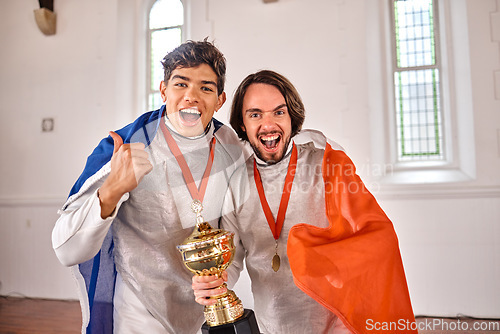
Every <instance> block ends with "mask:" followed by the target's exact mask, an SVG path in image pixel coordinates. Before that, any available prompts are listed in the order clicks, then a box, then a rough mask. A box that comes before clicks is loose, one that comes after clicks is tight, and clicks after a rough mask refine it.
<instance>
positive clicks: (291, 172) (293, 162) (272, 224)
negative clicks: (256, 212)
mask: <svg viewBox="0 0 500 334" xmlns="http://www.w3.org/2000/svg"><path fill="white" fill-rule="evenodd" d="M292 145H293V147H292V155H291V156H290V162H289V163H288V170H287V172H286V177H285V185H284V187H283V193H282V194H281V201H280V207H279V209H278V216H277V217H276V221H275V220H274V217H273V213H272V211H271V209H270V208H269V204H268V203H267V199H266V194H265V193H264V186H263V185H262V179H261V178H260V173H259V170H258V169H257V163H256V162H255V159H254V161H253V177H254V180H255V185H256V187H257V192H258V193H259V199H260V204H261V205H262V209H263V210H264V215H265V216H266V220H267V223H268V224H269V228H270V229H271V232H272V233H273V237H274V240H276V249H275V254H274V256H273V259H272V262H271V267H272V268H273V270H274V271H275V272H276V271H278V270H279V268H280V262H281V260H280V256H279V255H278V239H279V237H280V234H281V229H282V228H283V223H284V222H285V214H286V209H287V207H288V201H289V199H290V191H291V190H292V184H293V178H294V177H295V169H296V167H297V147H296V146H295V144H292Z"/></svg>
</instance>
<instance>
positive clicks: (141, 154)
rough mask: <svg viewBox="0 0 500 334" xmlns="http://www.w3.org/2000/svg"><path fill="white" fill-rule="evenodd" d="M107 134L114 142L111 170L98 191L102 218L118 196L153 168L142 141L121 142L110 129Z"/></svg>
mask: <svg viewBox="0 0 500 334" xmlns="http://www.w3.org/2000/svg"><path fill="white" fill-rule="evenodd" d="M109 135H110V136H111V138H113V142H114V149H113V156H112V157H111V172H110V173H109V175H108V177H107V178H106V180H105V181H104V183H103V185H102V186H101V188H100V189H99V191H98V196H99V201H100V203H101V217H102V218H103V219H104V218H107V217H109V216H111V214H112V213H113V211H114V210H115V208H116V205H117V204H118V201H119V200H120V198H121V197H122V196H123V195H124V194H125V193H127V192H130V191H132V190H133V189H135V188H136V187H137V186H138V185H139V183H140V182H141V180H142V179H143V177H144V176H145V175H146V174H148V173H149V172H151V170H152V169H153V165H151V162H149V160H148V153H147V152H146V151H145V150H144V149H145V146H144V144H143V143H131V144H123V139H122V138H121V137H120V136H119V135H118V134H116V133H115V132H113V131H110V133H109Z"/></svg>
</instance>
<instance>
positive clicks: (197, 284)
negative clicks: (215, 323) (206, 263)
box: [191, 271, 227, 305]
mask: <svg viewBox="0 0 500 334" xmlns="http://www.w3.org/2000/svg"><path fill="white" fill-rule="evenodd" d="M226 281H227V272H225V271H223V272H222V277H217V276H215V275H210V276H197V275H195V276H193V284H192V285H191V286H192V288H193V291H194V297H195V300H196V302H197V303H198V304H200V305H214V304H215V303H216V302H217V301H216V300H215V299H212V298H209V297H211V296H217V295H222V294H224V293H226V292H227V288H226V287H221V285H222V284H223V283H224V282H226Z"/></svg>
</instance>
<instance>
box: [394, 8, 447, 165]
mask: <svg viewBox="0 0 500 334" xmlns="http://www.w3.org/2000/svg"><path fill="white" fill-rule="evenodd" d="M391 2H392V6H391V8H392V14H393V16H392V17H393V27H394V29H393V45H394V50H395V57H394V58H395V59H394V60H395V61H394V96H395V111H396V122H395V124H396V127H397V143H398V150H397V151H398V160H399V161H415V160H442V159H444V151H443V148H444V147H443V129H442V124H443V123H442V111H441V99H440V91H441V87H440V68H439V65H440V63H439V57H438V52H436V50H437V45H436V44H437V38H436V35H437V24H436V8H435V4H434V2H433V0H391Z"/></svg>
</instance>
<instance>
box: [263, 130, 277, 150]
mask: <svg viewBox="0 0 500 334" xmlns="http://www.w3.org/2000/svg"><path fill="white" fill-rule="evenodd" d="M259 140H260V142H261V144H262V145H264V148H265V149H266V150H268V151H273V150H275V149H276V148H277V147H278V145H279V143H280V141H281V135H280V134H278V133H272V134H269V135H263V136H260V137H259Z"/></svg>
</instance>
